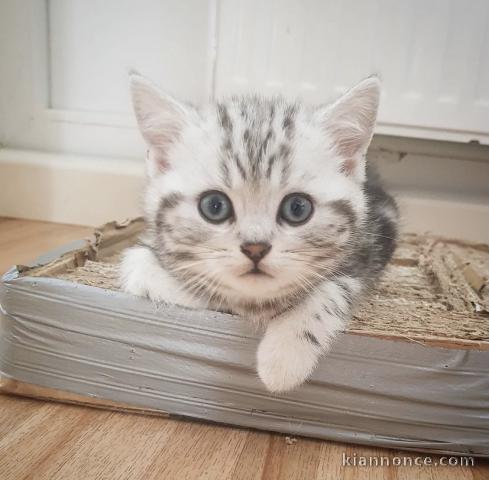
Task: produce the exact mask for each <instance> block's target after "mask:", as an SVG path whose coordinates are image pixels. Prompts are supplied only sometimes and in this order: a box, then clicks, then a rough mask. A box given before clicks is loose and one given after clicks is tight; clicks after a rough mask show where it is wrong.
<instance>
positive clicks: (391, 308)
mask: <svg viewBox="0 0 489 480" xmlns="http://www.w3.org/2000/svg"><path fill="white" fill-rule="evenodd" d="M142 228H143V223H142V221H141V220H140V219H137V220H134V221H132V222H128V223H127V224H125V225H120V224H116V223H114V222H113V223H111V224H107V225H106V226H104V227H103V228H102V229H101V230H99V231H97V232H96V235H95V242H88V243H87V247H86V249H85V250H83V251H82V252H80V251H77V252H74V253H72V254H71V256H70V255H68V256H66V255H65V256H64V257H62V258H60V259H59V260H57V261H55V262H52V263H51V264H48V265H45V266H42V267H39V268H37V269H34V270H30V271H29V270H28V271H26V272H23V274H24V275H34V276H50V277H55V278H60V279H63V280H67V281H70V282H75V283H80V284H84V285H89V286H92V287H98V288H103V289H107V290H119V288H120V287H119V281H118V259H119V255H120V252H121V251H122V250H123V249H124V248H126V247H127V246H128V245H131V244H132V243H134V242H135V241H136V239H137V236H138V234H139V233H140V232H141V230H142ZM83 252H88V253H83ZM93 252H96V255H94V254H93ZM348 330H349V331H350V332H353V333H363V334H369V335H375V336H382V335H388V336H394V337H396V336H397V337H401V338H407V339H412V340H416V339H423V338H426V337H436V338H446V339H453V340H478V341H486V340H489V246H488V245H482V244H469V243H463V242H460V241H454V240H447V239H440V238H437V237H434V236H429V235H413V234H407V235H404V236H403V237H402V238H401V240H400V242H399V246H398V248H397V250H396V253H395V255H394V258H393V259H392V261H391V263H390V265H389V266H388V268H387V269H386V272H385V273H384V275H383V277H382V279H381V281H380V282H379V285H378V286H377V288H376V289H375V290H374V291H373V292H372V293H371V294H370V295H369V297H367V299H366V300H365V301H364V302H363V304H362V305H361V307H360V308H359V310H358V311H357V312H356V314H355V316H354V318H353V320H352V322H351V323H350V325H349V328H348Z"/></svg>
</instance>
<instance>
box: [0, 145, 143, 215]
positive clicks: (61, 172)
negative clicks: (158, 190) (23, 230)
mask: <svg viewBox="0 0 489 480" xmlns="http://www.w3.org/2000/svg"><path fill="white" fill-rule="evenodd" d="M143 183H144V161H143V159H141V161H140V162H137V161H132V160H127V159H125V160H121V159H115V158H105V157H81V156H72V155H64V154H53V153H44V152H34V151H25V150H13V149H2V150H0V216H8V217H20V218H28V219H34V220H45V221H50V222H61V223H71V224H77V225H100V224H102V223H104V222H107V221H110V220H123V219H125V218H128V217H133V216H137V215H140V214H141V211H140V209H139V205H140V192H141V188H142V185H143Z"/></svg>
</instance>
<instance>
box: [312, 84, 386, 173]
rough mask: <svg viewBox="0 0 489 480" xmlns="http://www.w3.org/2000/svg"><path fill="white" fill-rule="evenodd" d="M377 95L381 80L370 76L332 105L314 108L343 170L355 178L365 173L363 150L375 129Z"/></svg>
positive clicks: (365, 148) (364, 150)
mask: <svg viewBox="0 0 489 480" xmlns="http://www.w3.org/2000/svg"><path fill="white" fill-rule="evenodd" d="M379 99H380V80H379V78H378V77H376V76H372V77H369V78H366V79H365V80H363V81H362V82H360V83H359V84H358V85H356V86H355V87H353V88H352V89H351V90H349V91H348V92H347V93H345V94H344V95H343V96H342V97H341V98H340V99H338V100H337V101H336V102H335V103H333V105H329V106H327V107H323V108H321V109H320V110H318V112H317V115H318V116H319V121H320V122H321V124H322V126H323V128H325V130H326V132H327V134H328V137H329V138H330V139H331V140H332V142H333V146H334V149H335V151H336V153H337V154H338V155H339V156H340V158H341V159H342V162H343V163H342V171H343V172H344V173H346V174H347V175H353V176H354V177H356V178H358V179H363V178H364V175H365V153H366V152H367V148H368V146H369V144H370V141H371V140H372V135H373V133H374V127H375V121H376V119H377V109H378V106H379Z"/></svg>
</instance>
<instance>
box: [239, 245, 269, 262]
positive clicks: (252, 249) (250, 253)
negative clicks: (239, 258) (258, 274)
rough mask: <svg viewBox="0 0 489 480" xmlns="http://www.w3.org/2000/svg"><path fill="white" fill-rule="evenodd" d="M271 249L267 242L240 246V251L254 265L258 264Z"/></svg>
mask: <svg viewBox="0 0 489 480" xmlns="http://www.w3.org/2000/svg"><path fill="white" fill-rule="evenodd" d="M271 248H272V246H271V245H270V244H269V243H267V242H257V243H250V242H248V243H243V244H242V245H241V251H242V252H243V253H244V254H245V255H246V256H247V257H248V258H250V259H251V260H253V262H255V263H258V262H259V261H260V260H261V259H262V258H263V257H264V256H265V255H266V254H267V253H268V252H269V251H270V250H271Z"/></svg>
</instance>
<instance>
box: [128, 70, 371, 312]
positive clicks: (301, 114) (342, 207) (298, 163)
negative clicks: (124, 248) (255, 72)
mask: <svg viewBox="0 0 489 480" xmlns="http://www.w3.org/2000/svg"><path fill="white" fill-rule="evenodd" d="M131 88H132V96H133V102H134V108H135V112H136V117H137V120H138V123H139V128H140V130H141V133H142V135H143V137H144V139H145V141H146V143H147V145H148V165H147V171H148V179H147V190H146V200H145V210H146V212H145V213H146V216H147V220H148V224H149V226H150V233H151V234H152V235H153V242H154V245H155V251H156V252H157V255H158V256H159V258H160V261H161V262H162V264H164V265H165V267H166V268H167V269H168V270H169V271H170V272H172V273H173V275H174V276H175V277H177V278H179V279H180V280H181V281H182V284H183V285H185V287H186V288H187V289H188V290H189V291H192V292H194V293H195V294H196V295H200V294H202V295H206V296H209V295H215V296H217V297H221V298H225V299H226V300H227V303H229V304H231V305H232V304H233V302H234V303H246V302H248V303H254V304H260V303H263V304H265V303H267V302H271V301H272V302H273V301H274V300H276V299H280V298H284V297H287V296H289V297H290V296H291V295H295V294H300V293H301V292H304V291H307V290H309V289H311V288H313V287H314V285H316V284H317V283H318V282H319V281H321V280H322V279H323V278H326V277H328V276H332V275H335V274H338V273H340V272H339V271H338V269H340V268H341V265H342V264H343V263H344V261H345V259H346V258H347V257H348V256H349V255H350V254H351V252H352V248H353V245H354V244H355V240H356V238H357V235H358V227H359V225H360V224H361V222H362V221H363V220H364V216H365V210H366V199H365V195H364V191H363V183H364V179H365V153H366V150H367V147H368V145H369V143H370V140H371V137H372V133H373V128H374V124H375V118H376V113H377V106H378V102H379V81H378V79H377V78H375V77H371V78H368V79H366V80H364V81H363V82H361V83H360V84H359V85H357V86H356V87H355V88H353V89H352V90H350V91H349V92H347V93H346V94H345V95H344V96H343V97H341V98H340V99H339V100H337V101H336V102H335V103H333V104H331V105H326V106H317V107H315V108H310V107H306V106H303V105H302V104H299V103H289V102H287V101H285V100H284V99H282V98H271V99H264V98H259V97H242V98H232V99H230V100H227V101H224V102H222V103H217V104H213V105H210V106H207V107H205V108H202V109H196V108H194V107H192V106H189V105H186V104H183V103H180V102H178V101H177V100H175V99H174V98H172V97H170V96H168V95H166V94H164V93H162V92H160V91H159V90H158V89H157V88H156V87H154V86H153V85H152V84H150V83H149V82H148V81H147V80H146V79H144V78H143V77H141V76H139V75H132V77H131Z"/></svg>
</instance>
